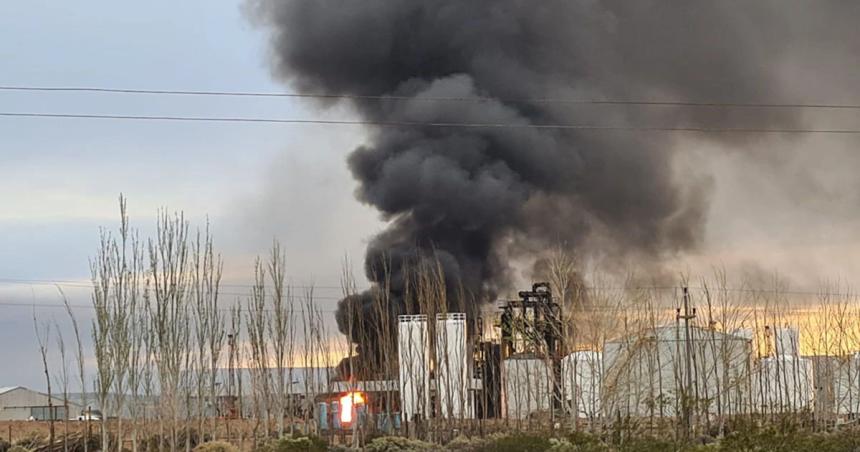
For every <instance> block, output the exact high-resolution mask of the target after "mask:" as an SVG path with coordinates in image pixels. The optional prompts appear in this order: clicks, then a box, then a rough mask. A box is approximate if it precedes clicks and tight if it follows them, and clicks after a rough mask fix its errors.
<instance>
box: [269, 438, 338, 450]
mask: <svg viewBox="0 0 860 452" xmlns="http://www.w3.org/2000/svg"><path fill="white" fill-rule="evenodd" d="M327 450H328V444H327V443H326V442H325V441H323V440H322V439H321V438H318V437H316V436H289V435H288V436H284V437H281V438H280V439H273V440H269V441H268V442H266V443H265V444H263V445H262V446H260V447H258V448H257V449H256V450H255V452H326V451H327Z"/></svg>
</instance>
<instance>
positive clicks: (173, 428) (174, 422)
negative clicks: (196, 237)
mask: <svg viewBox="0 0 860 452" xmlns="http://www.w3.org/2000/svg"><path fill="white" fill-rule="evenodd" d="M148 248H149V267H150V275H151V278H152V299H151V302H150V305H149V318H150V319H151V328H152V333H153V335H152V346H153V347H154V350H155V353H154V360H155V367H156V369H157V373H158V383H159V384H158V387H159V390H160V398H159V399H160V405H161V413H160V416H159V430H160V431H161V432H162V434H161V435H159V437H160V438H161V442H162V444H161V445H160V448H163V438H164V435H163V432H164V429H165V425H164V424H165V420H167V421H169V425H168V426H167V428H169V430H170V450H171V452H175V451H176V450H177V445H178V444H177V440H178V431H177V427H178V424H179V401H180V400H181V396H182V394H181V390H182V389H183V388H182V386H181V384H182V377H183V375H184V373H183V372H184V369H185V364H186V362H187V356H188V347H187V344H188V338H189V335H190V333H189V330H190V328H189V326H190V321H189V313H188V296H189V295H188V292H189V284H190V281H189V280H190V268H189V267H190V263H189V257H188V223H187V221H186V220H185V217H184V215H183V214H181V213H177V214H174V215H172V216H171V215H168V214H167V213H166V212H162V213H160V214H159V219H158V225H157V231H156V238H155V239H154V240H150V241H149V246H148Z"/></svg>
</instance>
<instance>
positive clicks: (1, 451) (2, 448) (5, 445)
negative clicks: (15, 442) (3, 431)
mask: <svg viewBox="0 0 860 452" xmlns="http://www.w3.org/2000/svg"><path fill="white" fill-rule="evenodd" d="M10 447H12V445H11V444H9V442H8V441H6V440H5V439H0V452H7V451H8V450H9V448H10Z"/></svg>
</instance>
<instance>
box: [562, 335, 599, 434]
mask: <svg viewBox="0 0 860 452" xmlns="http://www.w3.org/2000/svg"><path fill="white" fill-rule="evenodd" d="M561 374H562V382H561V385H562V391H563V393H564V397H565V400H566V401H567V402H568V404H569V406H570V408H571V409H572V410H576V411H575V412H576V415H577V417H583V418H589V419H593V418H595V417H598V416H600V409H601V407H600V385H601V384H602V383H603V354H602V353H600V352H595V351H579V352H574V353H571V354H569V355H567V356H565V357H564V358H563V359H562V360H561Z"/></svg>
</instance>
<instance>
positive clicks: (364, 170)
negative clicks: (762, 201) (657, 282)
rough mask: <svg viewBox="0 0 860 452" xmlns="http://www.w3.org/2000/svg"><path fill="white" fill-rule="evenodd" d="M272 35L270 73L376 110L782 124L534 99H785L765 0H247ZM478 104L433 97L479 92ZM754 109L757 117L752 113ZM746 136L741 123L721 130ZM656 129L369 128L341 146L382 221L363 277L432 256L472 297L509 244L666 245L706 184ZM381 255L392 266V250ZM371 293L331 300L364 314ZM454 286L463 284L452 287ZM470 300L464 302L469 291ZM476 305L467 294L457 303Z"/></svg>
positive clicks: (486, 288) (698, 211) (503, 261)
mask: <svg viewBox="0 0 860 452" xmlns="http://www.w3.org/2000/svg"><path fill="white" fill-rule="evenodd" d="M249 5H250V6H251V10H252V11H253V13H252V14H253V15H254V16H255V17H256V18H257V20H259V21H261V22H262V23H263V24H264V25H265V26H266V27H268V29H269V30H270V32H271V45H272V57H273V63H272V65H273V68H274V73H275V75H276V77H278V78H279V79H281V80H283V81H285V82H288V83H290V84H291V85H292V86H293V87H294V89H297V90H300V91H301V92H305V93H317V94H326V95H344V96H364V95H371V96H389V98H388V99H386V100H383V101H380V100H377V99H361V98H354V97H353V98H350V99H349V100H347V102H350V103H351V104H352V105H353V106H354V108H355V109H356V110H357V111H358V113H359V114H360V116H361V117H362V118H363V119H365V120H368V121H374V122H375V121H379V122H388V123H391V122H442V123H472V124H474V123H479V124H484V123H492V124H516V125H529V124H595V125H629V124H633V125H639V126H663V127H666V126H669V127H671V126H689V125H697V124H706V125H708V126H711V127H719V126H727V127H744V126H750V125H754V126H758V127H769V126H775V125H780V126H789V125H791V124H793V123H794V122H796V121H797V118H796V117H794V116H793V115H791V114H788V113H785V112H781V111H766V112H761V111H756V112H750V111H744V110H740V111H735V110H724V109H723V110H721V109H717V110H707V109H683V108H680V107H665V106H664V107H659V108H646V107H629V108H619V107H617V106H615V107H613V106H605V105H604V106H595V105H580V104H571V103H564V102H547V101H545V99H653V98H658V99H680V100H693V101H697V100H702V101H709V100H720V101H728V102H731V101H750V100H751V99H752V100H755V99H773V98H779V97H780V96H779V94H780V86H779V83H777V81H776V79H775V77H774V74H773V71H774V70H773V69H771V64H770V62H771V61H772V60H774V59H777V58H779V56H780V53H781V52H783V51H784V47H785V46H784V45H783V44H782V43H781V40H780V37H779V36H777V35H772V34H769V33H768V30H766V29H763V28H762V27H761V25H760V24H761V23H763V22H768V23H770V24H772V25H777V26H778V24H777V22H778V19H777V18H775V17H774V16H772V15H771V12H772V10H773V9H774V8H771V7H768V6H767V5H766V3H765V2H714V1H710V0H709V1H703V2H696V1H667V0H660V1H648V0H641V1H640V0H637V1H631V0H617V1H602V2H601V1H595V0H591V1H589V0H585V1H569V0H541V1H535V0H522V1H517V0H451V1H445V0H439V1H417V0H396V1H395V0H362V1H357V0H356V1H344V0H290V1H277V0H271V1H265V0H263V1H257V2H252V3H250V4H249ZM475 97H480V98H482V99H484V100H483V101H481V102H464V101H438V100H433V99H436V98H475ZM753 120H754V121H755V123H754V124H753V123H751V121H753ZM709 139H715V140H730V141H735V142H737V144H738V145H742V144H743V143H744V140H745V138H738V137H737V136H729V135H723V136H715V137H710V138H709ZM680 148H681V146H678V141H677V137H676V136H675V135H673V134H668V133H637V132H629V131H628V132H625V131H612V130H605V131H593V130H592V131H582V130H580V131H577V130H553V129H542V128H532V129H529V128H440V127H370V138H369V140H368V142H367V144H365V145H363V146H361V147H358V148H357V149H355V150H353V151H352V153H351V154H350V155H349V157H348V164H349V167H350V169H351V171H352V174H353V175H354V177H355V178H356V180H357V181H358V189H357V197H358V199H359V200H360V201H362V202H364V203H368V204H370V205H372V206H374V207H375V208H376V209H378V210H379V212H381V214H382V215H383V216H384V218H386V219H387V220H388V221H389V226H388V228H387V229H386V230H385V231H384V232H382V233H381V234H379V235H378V236H376V237H375V238H374V239H373V240H372V241H371V242H370V244H369V246H368V249H367V255H366V258H365V269H366V272H367V275H368V277H369V278H371V279H372V280H376V281H377V282H378V281H379V279H380V278H381V275H382V271H381V269H382V268H383V267H390V268H391V269H392V271H393V275H392V277H391V285H392V289H391V291H392V295H393V297H392V299H393V303H394V306H393V310H394V311H396V312H402V311H404V310H405V307H404V306H405V304H406V302H407V301H406V300H403V293H402V290H403V287H404V285H405V281H404V276H403V274H402V273H401V272H400V266H401V265H402V264H403V263H411V264H413V265H414V264H415V263H416V261H418V260H420V259H426V258H427V256H431V255H432V256H435V257H436V258H438V259H439V261H440V262H441V264H442V265H443V268H444V273H445V276H446V280H447V281H448V283H449V285H450V286H452V287H453V286H457V285H462V287H463V288H464V289H465V290H466V292H467V293H468V294H470V300H466V301H467V302H469V303H474V302H475V300H477V302H480V301H481V300H484V299H486V298H488V297H491V296H492V295H493V294H494V293H496V292H497V291H499V290H501V289H505V288H507V287H506V285H507V283H508V281H509V280H510V274H509V273H510V268H509V266H508V264H507V260H508V258H509V257H511V256H513V257H516V255H517V254H518V253H524V252H531V251H540V250H541V249H544V248H546V247H548V246H550V245H553V244H557V243H563V244H565V246H568V247H570V248H571V249H573V250H576V251H577V252H579V253H580V254H582V252H583V251H587V250H589V249H590V248H591V247H593V246H594V243H597V242H600V243H601V244H607V243H611V244H612V251H610V252H615V253H622V254H627V253H629V254H636V255H640V256H646V257H649V258H652V259H653V260H655V261H659V260H660V258H662V257H665V256H668V255H672V254H673V253H675V252H678V251H684V250H689V249H692V248H695V247H696V246H697V245H698V244H699V243H700V242H701V239H702V233H703V225H704V221H705V213H706V212H707V208H708V195H709V185H708V184H707V183H703V182H706V181H703V180H701V179H696V178H692V180H685V179H684V178H680V177H678V175H677V173H676V171H675V170H674V168H673V157H674V156H675V154H676V152H679V149H680ZM387 261H390V264H387V265H386V264H385V262H387ZM371 298H372V294H371V293H370V292H369V293H365V294H362V295H361V296H357V297H353V298H349V299H346V300H343V301H342V302H341V303H340V305H339V316H338V322H339V325H340V328H341V330H342V331H344V332H345V331H346V328H345V326H346V318H347V316H348V315H359V314H360V313H361V314H362V315H365V316H367V317H366V318H372V317H373V309H371V308H370V305H369V304H370V300H371ZM461 301H462V300H461ZM470 306H473V307H474V304H470ZM467 309H469V308H467Z"/></svg>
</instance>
